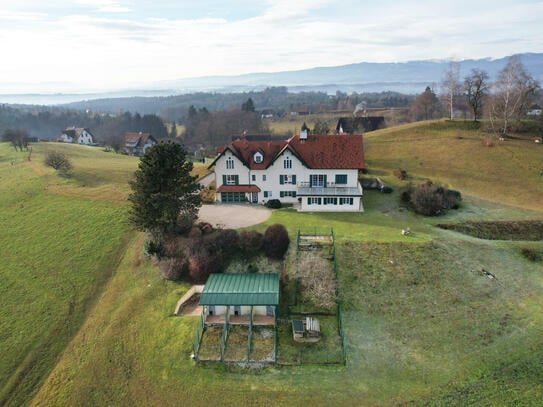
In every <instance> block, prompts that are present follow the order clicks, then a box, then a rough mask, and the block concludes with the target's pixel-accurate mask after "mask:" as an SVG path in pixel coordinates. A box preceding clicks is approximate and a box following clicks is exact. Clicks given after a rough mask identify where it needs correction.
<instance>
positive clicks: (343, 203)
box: [339, 198, 353, 205]
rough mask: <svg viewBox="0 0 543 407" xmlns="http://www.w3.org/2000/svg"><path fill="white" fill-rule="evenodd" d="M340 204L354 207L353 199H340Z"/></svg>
mask: <svg viewBox="0 0 543 407" xmlns="http://www.w3.org/2000/svg"><path fill="white" fill-rule="evenodd" d="M339 204H340V205H352V204H353V198H339Z"/></svg>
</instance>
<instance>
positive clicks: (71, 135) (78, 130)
mask: <svg viewBox="0 0 543 407" xmlns="http://www.w3.org/2000/svg"><path fill="white" fill-rule="evenodd" d="M58 141H60V142H62V143H75V144H86V145H95V143H94V137H93V135H92V134H91V132H90V131H89V130H88V129H85V128H83V127H68V128H66V130H64V131H63V132H62V134H61V135H60V137H59V138H58Z"/></svg>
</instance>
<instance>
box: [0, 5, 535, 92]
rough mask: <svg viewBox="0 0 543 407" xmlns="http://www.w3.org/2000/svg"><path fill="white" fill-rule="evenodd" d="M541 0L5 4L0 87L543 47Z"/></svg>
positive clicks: (113, 83) (116, 82) (138, 80)
mask: <svg viewBox="0 0 543 407" xmlns="http://www.w3.org/2000/svg"><path fill="white" fill-rule="evenodd" d="M542 18H543V1H529V0H511V1H502V0H492V1H487V0H470V1H464V0H455V1H392V0H378V1H372V2H367V1H363V0H358V1H357V0H343V1H334V0H272V1H258V0H226V1H220V0H198V1H187V0H153V1H151V0H73V1H68V0H0V55H2V63H0V93H7V92H18V91H22V92H28V91H36V92H46V91H47V92H66V91H92V90H94V91H103V90H108V89H122V88H130V87H135V86H140V85H142V84H144V83H149V82H158V81H161V80H172V79H179V78H187V77H197V76H207V75H236V74H242V73H250V72H274V71H283V70H296V69H303V68H310V67H315V66H334V65H342V64H348V63H354V62H404V61H412V60H421V59H450V58H454V59H458V60H461V59H469V58H483V57H492V58H498V57H503V56H507V55H511V54H515V53H521V52H543V28H542V21H543V20H542Z"/></svg>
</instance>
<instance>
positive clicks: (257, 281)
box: [200, 273, 279, 305]
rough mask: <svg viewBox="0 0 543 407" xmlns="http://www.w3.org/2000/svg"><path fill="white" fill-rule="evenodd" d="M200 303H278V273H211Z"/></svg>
mask: <svg viewBox="0 0 543 407" xmlns="http://www.w3.org/2000/svg"><path fill="white" fill-rule="evenodd" d="M200 304H201V305H279V274H277V273H265V274H264V273H263V274H259V273H256V274H211V275H210V276H209V278H208V280H207V283H206V284H205V286H204V289H203V291H202V294H201V296H200Z"/></svg>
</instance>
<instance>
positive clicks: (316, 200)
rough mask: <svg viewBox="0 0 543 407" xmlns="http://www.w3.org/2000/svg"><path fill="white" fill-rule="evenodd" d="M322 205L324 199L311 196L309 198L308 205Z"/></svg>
mask: <svg viewBox="0 0 543 407" xmlns="http://www.w3.org/2000/svg"><path fill="white" fill-rule="evenodd" d="M321 203H322V198H319V197H316V196H310V197H308V198H307V204H308V205H320V204H321Z"/></svg>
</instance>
